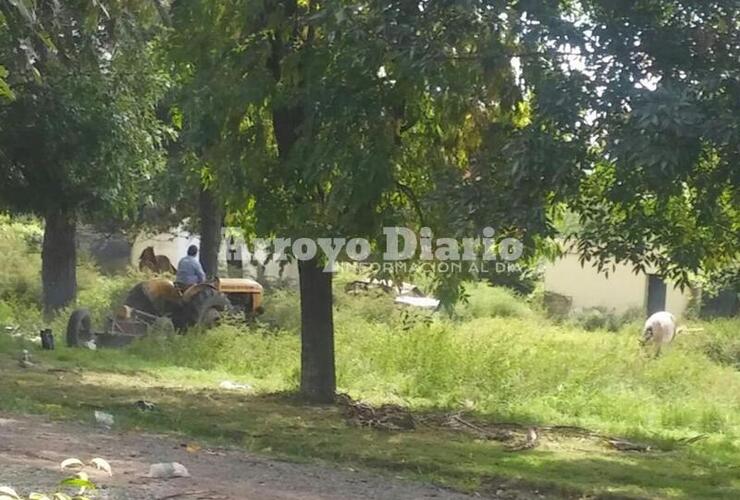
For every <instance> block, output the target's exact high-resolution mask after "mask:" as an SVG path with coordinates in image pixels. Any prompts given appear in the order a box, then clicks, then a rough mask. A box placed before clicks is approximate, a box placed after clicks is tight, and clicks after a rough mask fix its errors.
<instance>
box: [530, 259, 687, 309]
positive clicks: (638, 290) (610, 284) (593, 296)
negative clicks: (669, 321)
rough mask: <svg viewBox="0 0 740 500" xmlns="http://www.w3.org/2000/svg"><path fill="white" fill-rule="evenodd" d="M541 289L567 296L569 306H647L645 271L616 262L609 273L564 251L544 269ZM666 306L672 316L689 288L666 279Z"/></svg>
mask: <svg viewBox="0 0 740 500" xmlns="http://www.w3.org/2000/svg"><path fill="white" fill-rule="evenodd" d="M544 280H545V290H546V291H548V292H554V293H557V294H560V295H564V296H566V297H569V298H570V299H571V301H572V307H573V309H588V308H593V307H603V308H606V309H608V310H611V311H613V312H615V313H624V312H626V311H627V310H629V309H634V308H640V309H645V308H646V306H647V290H648V275H647V274H645V273H637V274H636V273H634V272H633V270H632V266H631V265H628V264H617V266H616V269H615V270H614V271H612V270H611V269H610V271H609V276H608V277H607V276H606V274H604V273H599V272H597V270H596V267H594V266H593V265H592V264H591V263H588V262H586V263H585V264H584V265H583V266H581V263H580V262H579V260H578V255H577V254H573V253H568V254H565V255H564V256H563V257H562V258H560V259H558V260H556V261H555V262H550V263H548V264H547V265H546V266H545V270H544ZM666 285H667V288H666V309H667V310H668V311H670V312H671V313H673V314H675V315H676V316H681V315H683V313H684V312H685V311H686V308H687V306H688V305H689V302H690V301H691V291H690V290H688V289H686V290H685V291H683V292H682V291H681V290H680V289H679V288H677V287H673V286H672V285H671V284H670V283H666Z"/></svg>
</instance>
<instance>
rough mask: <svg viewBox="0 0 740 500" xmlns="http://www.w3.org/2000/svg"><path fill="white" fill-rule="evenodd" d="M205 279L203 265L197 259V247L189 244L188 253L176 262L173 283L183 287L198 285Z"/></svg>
mask: <svg viewBox="0 0 740 500" xmlns="http://www.w3.org/2000/svg"><path fill="white" fill-rule="evenodd" d="M205 281H206V273H205V272H204V271H203V266H202V265H201V264H200V261H199V260H198V247H197V246H195V245H190V246H189V247H188V254H187V255H186V256H185V257H183V258H182V259H180V262H179V263H178V264H177V275H176V276H175V284H176V285H177V286H178V287H179V288H182V289H185V288H188V287H190V286H192V285H199V284H200V283H204V282H205Z"/></svg>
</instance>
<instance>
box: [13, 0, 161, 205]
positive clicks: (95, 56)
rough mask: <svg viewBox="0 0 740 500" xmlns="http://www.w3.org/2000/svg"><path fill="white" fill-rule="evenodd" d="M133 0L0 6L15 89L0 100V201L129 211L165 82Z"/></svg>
mask: <svg viewBox="0 0 740 500" xmlns="http://www.w3.org/2000/svg"><path fill="white" fill-rule="evenodd" d="M137 4H138V2H106V6H102V4H100V3H98V2H82V3H80V2H77V3H68V4H65V5H64V6H57V7H58V8H57V7H54V6H52V5H51V4H47V3H35V2H25V1H19V2H11V3H10V4H8V3H4V4H3V6H2V9H1V10H0V12H2V17H3V20H4V22H3V23H1V24H0V42H1V43H0V64H2V65H4V66H5V67H6V68H8V69H9V70H10V71H11V75H10V76H11V77H12V84H13V87H14V88H15V94H16V95H15V99H14V100H13V101H12V102H9V103H7V104H5V105H2V106H0V150H2V151H3V154H2V155H1V156H0V175H2V178H3V182H2V183H1V184H0V204H2V205H3V206H5V207H11V208H13V209H15V210H18V211H24V212H33V213H37V214H40V215H45V214H47V213H49V212H52V211H59V210H61V211H64V212H67V213H70V212H71V213H74V212H75V211H78V210H79V211H83V212H87V213H88V214H91V215H95V216H99V217H100V218H101V219H104V218H105V217H106V216H108V218H110V215H111V214H113V215H115V216H118V217H121V218H126V217H129V218H130V217H131V216H132V213H135V210H136V201H137V200H138V197H139V192H140V191H141V188H142V186H145V185H146V182H147V178H148V177H149V176H150V174H151V172H152V171H154V170H156V169H157V168H159V165H160V163H161V152H160V148H159V145H160V143H161V142H162V139H163V136H164V135H165V134H166V132H167V131H166V129H165V128H164V127H163V126H162V125H161V123H160V122H159V120H158V119H157V117H156V115H155V106H156V103H157V100H158V98H159V96H160V95H161V94H162V92H163V89H164V87H165V86H166V84H167V80H166V78H165V75H164V73H163V72H162V71H161V70H160V68H159V67H158V66H157V64H156V62H155V59H154V50H155V46H154V45H153V43H152V42H151V41H150V39H151V36H147V35H145V33H144V31H143V28H144V27H145V23H144V22H143V16H144V14H142V13H140V12H139V11H137ZM141 5H143V3H142V4H141ZM138 7H140V5H139V6H138ZM115 16H120V17H119V18H116V17H115ZM69 26H76V27H77V28H75V33H76V35H75V36H68V35H69V34H68V33H67V30H68V28H69ZM23 47H26V48H25V49H23ZM104 213H105V214H104Z"/></svg>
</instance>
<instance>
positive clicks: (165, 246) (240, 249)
mask: <svg viewBox="0 0 740 500" xmlns="http://www.w3.org/2000/svg"><path fill="white" fill-rule="evenodd" d="M232 234H233V231H229V232H228V235H229V236H225V237H224V239H223V240H222V242H221V247H220V249H219V254H218V255H219V266H218V267H219V274H220V275H222V276H226V271H227V260H228V256H229V251H228V250H229V249H228V244H227V240H228V238H229V237H230V235H232ZM234 240H235V241H234V248H235V249H236V255H235V257H236V259H237V260H241V261H242V266H243V276H242V277H244V278H252V279H257V280H259V281H272V282H283V283H286V284H297V283H298V266H297V265H296V264H295V262H288V263H285V265H283V266H282V267H281V265H280V262H278V261H274V260H269V259H268V258H267V257H268V253H267V251H266V250H265V249H261V248H257V249H254V248H253V250H255V251H254V254H255V255H254V257H255V258H254V259H253V256H252V254H251V253H250V252H249V248H248V247H247V245H246V244H245V242H244V240H243V239H241V238H236V237H235V238H234ZM190 245H198V246H200V237H199V236H198V235H197V234H191V233H189V232H187V231H179V230H173V231H172V232H170V233H160V234H142V235H139V236H138V237H137V238H136V241H135V242H134V244H133V247H132V250H131V265H132V266H134V267H135V268H137V269H138V267H139V256H140V255H141V252H142V251H143V250H144V249H145V248H146V247H150V246H151V247H154V253H155V254H157V255H166V256H167V257H168V258H169V259H170V262H172V265H173V266H175V267H177V263H178V262H179V261H180V259H181V258H183V257H184V256H185V255H186V254H187V250H188V247H189V246H190Z"/></svg>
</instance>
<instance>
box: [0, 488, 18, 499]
mask: <svg viewBox="0 0 740 500" xmlns="http://www.w3.org/2000/svg"><path fill="white" fill-rule="evenodd" d="M0 494H2V496H0V500H5V499H6V498H8V499H10V500H20V498H21V497H19V496H18V493H16V492H15V490H14V489H13V488H11V487H10V486H0Z"/></svg>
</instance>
